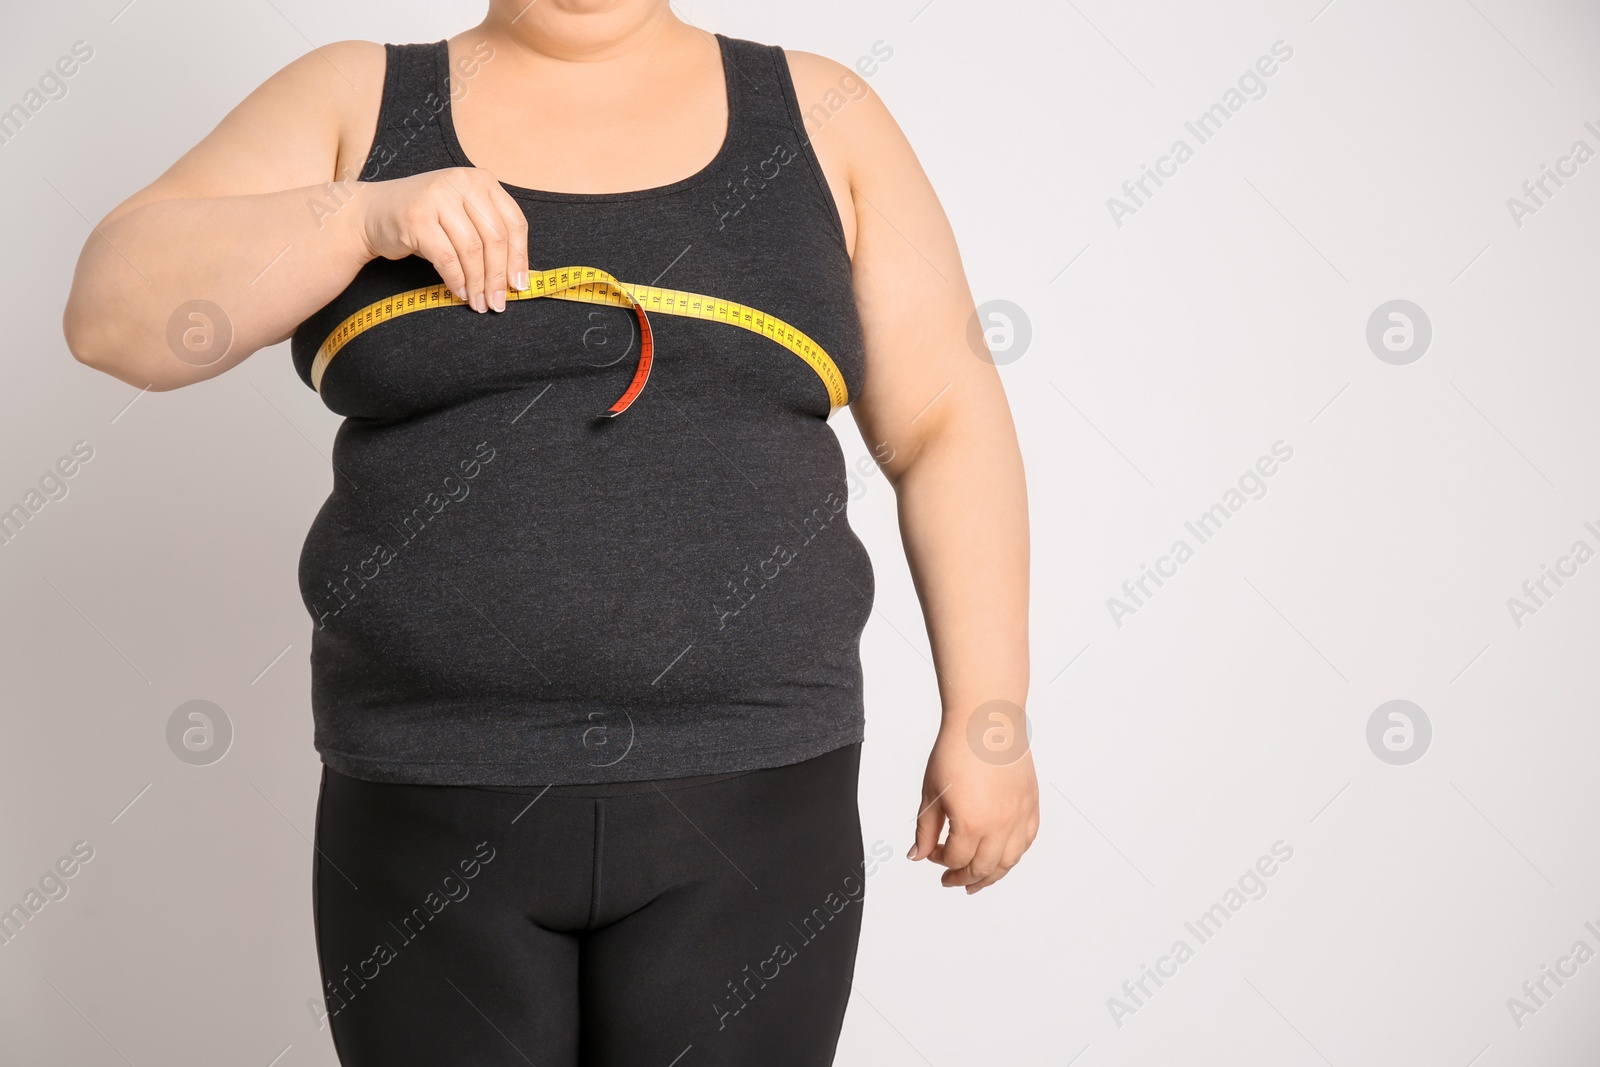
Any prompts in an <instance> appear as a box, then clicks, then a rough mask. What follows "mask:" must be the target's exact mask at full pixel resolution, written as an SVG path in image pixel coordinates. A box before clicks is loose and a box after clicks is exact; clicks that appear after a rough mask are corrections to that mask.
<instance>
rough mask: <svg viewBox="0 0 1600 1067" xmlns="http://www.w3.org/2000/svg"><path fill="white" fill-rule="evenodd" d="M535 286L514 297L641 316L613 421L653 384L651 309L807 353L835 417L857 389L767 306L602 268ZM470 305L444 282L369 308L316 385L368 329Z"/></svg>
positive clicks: (321, 362) (322, 364)
mask: <svg viewBox="0 0 1600 1067" xmlns="http://www.w3.org/2000/svg"><path fill="white" fill-rule="evenodd" d="M528 281H529V287H528V289H527V290H526V291H524V290H518V289H508V290H506V299H507V300H508V301H517V300H536V299H542V298H546V297H550V298H554V299H557V300H572V301H577V302H579V303H587V304H606V305H610V306H612V307H628V308H631V309H632V310H633V311H634V312H635V313H636V315H637V316H638V319H639V329H640V346H639V366H638V368H637V369H636V370H635V372H634V377H633V380H632V381H631V382H630V383H629V385H628V389H627V391H626V392H624V393H623V394H622V396H621V397H619V398H618V399H617V401H616V403H614V404H612V405H611V407H610V408H609V409H607V411H606V412H605V416H606V417H613V416H616V415H620V414H622V412H624V411H626V410H627V409H628V407H629V405H631V404H632V403H633V401H634V400H635V399H636V398H637V397H638V395H639V393H640V392H642V391H643V389H644V385H645V382H646V381H647V380H648V379H649V377H650V367H651V364H652V363H653V362H654V355H655V338H654V333H653V331H652V330H651V328H650V320H649V318H648V316H647V315H646V309H647V308H648V310H650V311H659V312H662V313H663V314H667V315H677V316H680V317H683V318H695V319H706V320H708V321H713V322H724V323H727V324H729V325H732V326H739V327H741V328H743V329H746V330H749V331H751V332H752V333H758V334H761V335H763V336H765V337H767V338H768V339H769V340H771V341H773V342H774V343H775V344H778V345H781V346H783V347H784V348H787V349H788V350H789V351H790V352H792V353H794V354H795V355H796V356H799V357H800V359H802V360H803V361H804V362H805V363H806V365H807V366H809V367H810V368H811V369H812V370H813V371H814V372H816V375H817V377H818V378H820V379H821V380H822V384H823V386H824V387H825V388H826V389H827V391H828V403H829V414H832V413H833V411H834V410H836V409H838V408H841V407H844V406H845V404H847V403H848V402H849V391H848V389H847V388H846V386H845V381H844V375H843V374H841V373H840V371H839V367H838V365H837V364H836V363H834V361H833V359H832V357H830V356H829V355H828V353H827V352H826V351H824V350H823V348H822V346H821V345H819V344H817V343H816V342H815V341H813V340H812V339H811V338H810V337H808V336H807V335H806V334H805V333H804V332H802V331H800V330H797V329H795V328H794V327H793V326H791V325H789V324H788V323H787V322H784V321H783V320H782V319H780V318H778V317H777V316H775V315H769V314H767V313H766V312H764V311H761V310H760V309H759V308H753V307H749V306H748V305H745V304H739V303H735V302H734V301H731V300H722V299H719V298H717V297H713V296H704V295H702V294H700V293H690V292H685V291H683V290H681V289H664V288H660V287H658V286H654V285H635V284H632V283H628V282H621V281H618V280H617V279H616V278H613V277H612V276H611V275H610V274H608V273H606V272H605V271H603V270H600V269H599V268H598V267H583V266H575V267H556V268H552V269H549V270H544V271H539V272H537V273H533V274H531V275H530V277H529V279H528ZM466 305H467V301H465V300H462V299H460V298H459V297H457V296H456V295H455V293H453V292H451V291H450V288H449V287H448V286H446V285H444V284H443V283H440V284H437V285H429V286H424V287H422V288H420V289H411V290H408V291H406V292H403V293H396V294H394V295H393V296H388V297H385V298H383V299H382V300H379V301H376V302H374V303H372V304H369V305H367V306H366V307H364V308H362V309H361V310H360V311H357V312H355V313H354V314H353V315H350V316H349V317H347V318H346V319H345V320H344V321H343V322H341V323H340V324H339V325H338V326H336V327H334V329H333V331H332V332H331V333H329V334H328V336H327V338H326V339H325V340H324V341H323V342H322V345H321V346H320V347H319V348H318V349H317V354H316V358H315V359H313V360H312V363H311V385H312V387H313V388H314V389H316V390H317V392H319V393H320V392H321V391H322V378H323V375H324V374H325V373H326V372H327V369H328V364H329V363H331V362H332V361H333V357H334V356H336V355H338V354H339V351H340V350H341V349H343V348H344V346H345V345H346V344H348V343H349V342H350V341H351V340H352V339H353V338H355V337H358V336H360V335H361V334H363V333H365V332H366V331H367V330H370V329H372V328H373V327H375V326H378V325H381V324H382V323H385V322H389V321H391V320H393V319H396V318H399V317H400V316H401V315H409V314H411V313H412V312H415V311H426V310H429V309H431V308H441V307H456V306H466Z"/></svg>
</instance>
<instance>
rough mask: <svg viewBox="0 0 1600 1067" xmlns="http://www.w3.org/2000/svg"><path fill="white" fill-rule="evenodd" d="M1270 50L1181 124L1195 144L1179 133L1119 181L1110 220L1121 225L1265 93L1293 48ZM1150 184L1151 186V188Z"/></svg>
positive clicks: (1277, 44)
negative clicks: (1218, 97)
mask: <svg viewBox="0 0 1600 1067" xmlns="http://www.w3.org/2000/svg"><path fill="white" fill-rule="evenodd" d="M1271 52H1272V55H1269V56H1261V57H1260V58H1259V59H1257V60H1256V61H1255V64H1254V65H1253V66H1251V67H1248V68H1246V69H1245V72H1244V73H1243V74H1241V75H1239V80H1238V82H1237V85H1238V88H1236V89H1235V88H1232V87H1230V88H1229V89H1228V90H1227V91H1225V92H1224V93H1223V94H1222V99H1221V100H1220V101H1219V102H1218V103H1215V104H1212V105H1211V106H1210V107H1208V108H1207V109H1206V110H1204V111H1202V112H1201V113H1200V114H1199V115H1198V116H1197V117H1196V118H1195V119H1194V120H1193V121H1192V122H1185V123H1184V124H1183V128H1184V129H1185V130H1187V131H1188V132H1189V135H1190V136H1191V137H1193V138H1194V141H1195V144H1194V145H1190V144H1189V142H1188V141H1187V140H1186V139H1184V138H1182V137H1180V138H1178V139H1177V140H1175V141H1173V142H1172V147H1171V148H1169V149H1168V150H1167V154H1166V155H1164V156H1160V157H1158V158H1157V159H1156V162H1155V166H1154V167H1151V166H1150V165H1149V164H1146V163H1140V164H1139V176H1138V177H1137V178H1130V179H1128V180H1127V181H1125V182H1123V183H1122V197H1116V196H1111V197H1107V198H1106V210H1107V211H1109V212H1110V213H1111V221H1112V222H1113V223H1114V224H1115V225H1116V227H1117V229H1119V230H1120V229H1122V224H1123V220H1124V219H1126V218H1127V217H1128V216H1129V215H1136V214H1138V212H1139V209H1140V208H1142V207H1144V206H1146V205H1147V204H1148V203H1149V202H1150V199H1151V198H1152V197H1153V196H1155V192H1156V189H1160V188H1161V187H1162V186H1164V185H1166V184H1167V183H1166V181H1165V180H1164V179H1170V178H1175V177H1177V176H1178V168H1179V167H1181V166H1182V165H1183V164H1185V163H1187V162H1189V160H1191V159H1193V158H1194V154H1195V146H1196V145H1203V144H1205V143H1206V142H1207V141H1209V140H1211V138H1213V137H1215V136H1216V135H1217V134H1218V133H1220V132H1221V130H1222V127H1223V124H1224V123H1226V122H1227V121H1228V120H1229V119H1231V118H1232V117H1233V116H1234V115H1236V114H1238V113H1239V110H1240V109H1241V108H1242V107H1244V105H1245V103H1246V102H1247V101H1249V100H1260V99H1261V98H1262V97H1263V96H1266V95H1267V81H1266V79H1268V78H1270V77H1272V76H1273V75H1274V74H1276V73H1277V72H1278V66H1279V64H1280V63H1287V62H1288V61H1289V57H1291V56H1293V55H1294V49H1293V48H1291V47H1290V46H1289V45H1288V44H1287V43H1285V42H1283V41H1281V40H1280V41H1273V42H1272V48H1271ZM1273 56H1276V57H1277V58H1276V59H1274V58H1273ZM1152 184H1154V186H1155V188H1154V189H1152V188H1151V185H1152ZM1123 197H1125V198H1126V199H1123Z"/></svg>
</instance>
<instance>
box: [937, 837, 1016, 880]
mask: <svg viewBox="0 0 1600 1067" xmlns="http://www.w3.org/2000/svg"><path fill="white" fill-rule="evenodd" d="M1004 849H1005V840H1004V839H1003V838H1000V837H998V836H996V835H994V834H990V835H988V836H986V837H982V838H979V837H977V836H976V835H972V834H962V833H957V832H956V831H955V830H951V831H950V840H949V841H947V842H945V850H944V854H945V866H947V867H949V868H950V870H948V871H946V872H944V876H943V877H942V878H940V879H939V882H940V884H941V885H945V886H951V887H954V886H958V885H964V886H971V885H974V884H975V883H978V882H981V881H983V880H984V879H986V878H988V877H989V876H990V875H991V874H993V873H994V872H995V871H996V870H998V869H999V867H1000V857H1001V854H1002V852H1003V851H1004Z"/></svg>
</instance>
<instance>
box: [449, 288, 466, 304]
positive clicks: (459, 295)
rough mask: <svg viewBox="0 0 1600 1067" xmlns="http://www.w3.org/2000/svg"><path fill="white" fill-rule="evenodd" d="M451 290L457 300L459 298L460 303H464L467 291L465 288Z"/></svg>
mask: <svg viewBox="0 0 1600 1067" xmlns="http://www.w3.org/2000/svg"><path fill="white" fill-rule="evenodd" d="M452 291H453V292H454V293H455V294H456V299H457V300H460V301H461V302H462V303H466V300H467V291H466V290H465V289H455V290H452Z"/></svg>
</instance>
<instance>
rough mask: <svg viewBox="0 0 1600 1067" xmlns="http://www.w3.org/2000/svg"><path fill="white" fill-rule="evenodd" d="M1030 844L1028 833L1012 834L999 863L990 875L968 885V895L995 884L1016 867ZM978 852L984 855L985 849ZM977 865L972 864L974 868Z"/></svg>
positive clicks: (1002, 850)
mask: <svg viewBox="0 0 1600 1067" xmlns="http://www.w3.org/2000/svg"><path fill="white" fill-rule="evenodd" d="M1028 844H1029V837H1028V836H1027V835H1024V834H1013V835H1011V837H1010V838H1008V839H1007V840H1006V843H1005V846H1004V847H1003V848H1002V849H1001V850H1000V862H999V863H998V865H996V867H995V869H994V870H993V871H991V872H990V873H989V874H988V875H986V876H984V877H982V878H980V879H978V881H976V882H973V883H971V884H970V885H968V886H967V895H968V896H971V895H972V894H973V893H976V892H977V891H978V890H980V889H986V888H988V887H989V886H992V885H994V884H995V883H996V882H998V881H999V880H1000V879H1002V878H1004V877H1005V876H1006V875H1007V874H1008V873H1010V871H1011V868H1013V867H1015V866H1016V865H1017V864H1018V863H1019V862H1021V860H1022V854H1023V853H1024V852H1026V851H1027V850H1028ZM978 853H979V855H982V854H983V850H982V849H981V848H980V849H979V850H978ZM976 866H977V865H976V863H974V864H973V865H972V867H973V869H976Z"/></svg>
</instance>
